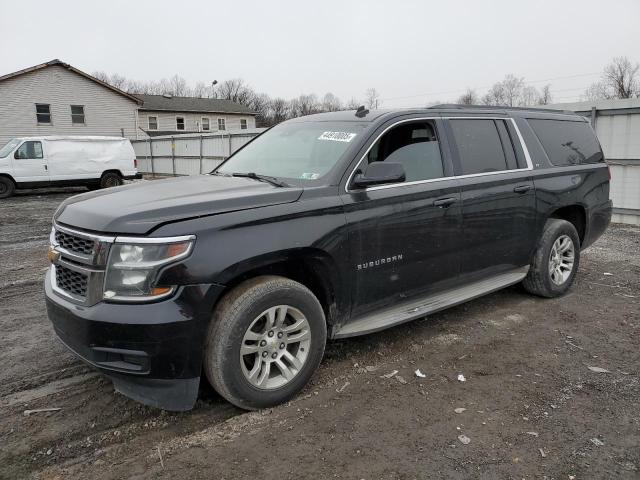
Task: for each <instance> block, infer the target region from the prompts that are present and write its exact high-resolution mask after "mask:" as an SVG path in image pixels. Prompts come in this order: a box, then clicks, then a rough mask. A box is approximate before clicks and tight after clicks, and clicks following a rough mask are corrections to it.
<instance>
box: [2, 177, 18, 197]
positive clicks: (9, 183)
mask: <svg viewBox="0 0 640 480" xmlns="http://www.w3.org/2000/svg"><path fill="white" fill-rule="evenodd" d="M15 190H16V184H15V183H13V180H11V179H10V178H8V177H0V198H9V197H10V196H11V195H13V192H15Z"/></svg>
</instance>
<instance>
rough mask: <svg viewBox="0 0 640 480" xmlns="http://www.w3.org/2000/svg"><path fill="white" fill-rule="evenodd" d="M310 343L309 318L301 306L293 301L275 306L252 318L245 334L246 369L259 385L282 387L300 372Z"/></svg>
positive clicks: (242, 352)
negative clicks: (293, 305)
mask: <svg viewBox="0 0 640 480" xmlns="http://www.w3.org/2000/svg"><path fill="white" fill-rule="evenodd" d="M310 344H311V329H310V327H309V322H308V320H307V318H306V317H305V316H304V314H303V313H302V312H301V311H300V310H298V309H297V308H294V307H292V306H290V305H277V306H274V307H271V308H269V309H267V310H265V311H264V312H262V313H261V314H260V315H258V316H257V317H256V318H255V319H254V320H253V322H251V325H249V328H248V329H247V331H246V332H245V334H244V337H243V338H242V345H241V346H240V366H241V368H242V373H243V374H244V377H245V379H246V380H247V381H248V382H249V383H251V385H253V386H254V387H256V388H260V389H263V390H273V389H276V388H280V387H282V386H283V385H285V384H287V383H289V382H290V381H291V380H292V379H293V378H294V377H295V376H296V375H297V374H298V373H299V372H300V370H301V369H302V367H303V366H304V364H305V362H306V361H307V357H308V355H309V347H310Z"/></svg>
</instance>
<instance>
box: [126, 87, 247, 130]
mask: <svg viewBox="0 0 640 480" xmlns="http://www.w3.org/2000/svg"><path fill="white" fill-rule="evenodd" d="M136 97H137V98H139V99H140V100H141V101H142V106H140V108H139V109H138V125H139V128H140V129H141V130H142V131H143V132H144V133H146V134H147V135H149V136H152V137H153V136H158V135H176V134H182V133H197V132H200V133H211V132H218V131H226V130H250V129H254V128H255V127H256V113H255V112H253V111H252V110H251V109H250V108H248V107H245V106H244V105H240V104H238V103H235V102H232V101H231V100H222V99H217V98H194V97H174V96H172V95H136Z"/></svg>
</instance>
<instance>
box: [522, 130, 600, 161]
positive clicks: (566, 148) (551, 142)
mask: <svg viewBox="0 0 640 480" xmlns="http://www.w3.org/2000/svg"><path fill="white" fill-rule="evenodd" d="M527 121H528V122H529V125H531V128H533V131H534V132H535V134H536V136H537V137H538V139H539V140H540V143H541V144H542V146H543V147H544V149H545V151H546V152H547V156H548V157H549V160H551V163H553V164H554V165H578V164H581V163H597V162H603V161H604V156H603V155H602V150H601V149H600V145H599V144H598V140H597V139H596V136H595V135H594V134H593V130H592V128H591V127H590V126H589V124H588V123H586V122H571V121H566V120H539V119H535V120H534V119H529V120H527Z"/></svg>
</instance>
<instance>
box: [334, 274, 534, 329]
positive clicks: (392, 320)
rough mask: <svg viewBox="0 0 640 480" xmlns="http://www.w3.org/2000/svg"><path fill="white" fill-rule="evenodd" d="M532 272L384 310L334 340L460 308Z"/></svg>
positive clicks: (362, 319)
mask: <svg viewBox="0 0 640 480" xmlns="http://www.w3.org/2000/svg"><path fill="white" fill-rule="evenodd" d="M528 271H529V266H528V265H527V266H526V267H522V268H518V269H515V270H511V271H509V272H506V273H501V274H500V275H496V276H495V277H491V278H487V279H485V280H480V281H478V282H475V283H471V284H468V285H465V286H463V287H455V288H452V289H450V290H445V291H444V292H440V293H436V294H431V295H428V296H426V297H422V298H419V299H417V300H410V301H408V302H403V303H401V304H399V305H395V306H393V307H387V308H384V309H382V310H379V311H377V312H374V313H370V314H368V315H365V316H363V317H358V318H356V319H354V320H352V321H350V322H349V323H347V324H346V325H344V326H343V327H341V328H340V329H339V330H337V331H336V332H335V334H334V335H333V338H346V337H355V336H356V335H365V334H367V333H373V332H377V331H380V330H384V329H385V328H389V327H394V326H396V325H400V324H401V323H405V322H409V321H411V320H416V319H418V318H422V317H424V316H425V315H428V314H431V313H435V312H438V311H440V310H443V309H445V308H449V307H453V306H455V305H459V304H461V303H464V302H467V301H469V300H473V299H474V298H478V297H481V296H483V295H486V294H488V293H491V292H495V291H496V290H500V289H502V288H505V287H508V286H509V285H513V284H515V283H518V282H520V281H521V280H522V279H524V277H526V276H527V272H528Z"/></svg>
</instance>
